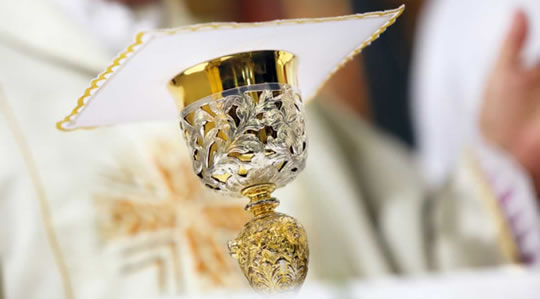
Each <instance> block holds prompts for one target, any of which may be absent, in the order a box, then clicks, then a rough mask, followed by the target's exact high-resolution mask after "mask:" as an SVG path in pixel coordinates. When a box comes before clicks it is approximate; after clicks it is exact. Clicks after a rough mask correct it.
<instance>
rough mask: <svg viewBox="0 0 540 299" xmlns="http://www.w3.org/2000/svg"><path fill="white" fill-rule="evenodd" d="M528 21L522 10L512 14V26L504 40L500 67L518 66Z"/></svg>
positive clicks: (525, 38)
mask: <svg viewBox="0 0 540 299" xmlns="http://www.w3.org/2000/svg"><path fill="white" fill-rule="evenodd" d="M527 32H528V21H527V15H526V14H525V12H524V11H523V10H521V9H520V10H518V11H516V13H515V14H514V17H513V20H512V25H511V26H510V30H509V31H508V33H507V35H506V38H505V40H504V43H503V46H502V50H501V54H500V56H499V63H500V64H502V65H506V66H509V65H513V66H515V65H519V63H520V53H521V50H522V49H523V46H524V45H525V41H526V40H527Z"/></svg>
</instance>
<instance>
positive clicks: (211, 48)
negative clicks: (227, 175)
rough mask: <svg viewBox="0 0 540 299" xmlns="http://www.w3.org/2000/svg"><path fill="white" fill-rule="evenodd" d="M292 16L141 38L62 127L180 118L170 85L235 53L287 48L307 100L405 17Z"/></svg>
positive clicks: (392, 12) (145, 34) (141, 35)
mask: <svg viewBox="0 0 540 299" xmlns="http://www.w3.org/2000/svg"><path fill="white" fill-rule="evenodd" d="M403 10H404V6H401V7H399V8H397V9H394V10H388V11H383V12H371V13H365V14H355V15H348V16H342V17H331V18H318V19H289V20H277V21H271V22H261V23H209V24H200V25H193V26H187V27H181V28H177V29H168V30H157V31H149V32H142V33H139V34H138V35H137V37H136V40H135V42H134V43H133V44H132V45H130V46H129V47H128V48H127V49H126V50H125V51H124V52H122V53H121V54H120V55H119V56H118V57H117V58H116V59H115V60H114V62H113V64H112V65H111V66H109V67H108V68H107V69H106V70H105V72H103V73H102V74H100V75H99V76H98V77H97V78H96V79H94V80H93V81H92V82H91V84H90V87H89V88H88V89H86V91H85V92H84V94H83V95H82V96H81V97H80V98H79V100H78V102H77V106H76V107H75V109H74V110H73V111H72V113H71V114H69V115H68V116H67V117H66V118H65V119H64V120H62V121H60V122H58V123H57V128H58V129H60V130H66V131H67V130H73V129H77V128H89V127H97V126H106V125H114V124H120V123H128V122H138V121H150V120H174V119H176V118H177V116H178V111H177V107H176V105H175V103H174V100H173V98H172V96H171V95H170V94H169V91H168V89H167V84H168V82H169V80H170V79H172V78H173V77H174V76H175V75H177V74H179V73H181V72H182V71H183V70H185V69H186V68H188V67H190V66H193V65H195V64H198V63H201V62H204V61H207V60H210V59H213V58H217V57H221V56H224V55H228V54H234V53H241V52H247V51H256V50H283V51H287V52H291V53H293V54H295V55H296V56H297V58H298V85H299V86H298V87H299V89H300V92H301V93H302V97H303V98H304V99H306V100H309V99H311V98H313V97H314V96H315V95H316V93H317V91H318V90H319V88H320V87H322V85H323V84H324V83H325V82H326V80H327V79H328V78H329V77H330V76H331V75H332V74H333V73H334V72H335V71H337V70H338V69H339V68H340V67H341V66H343V65H344V64H345V63H346V62H347V61H349V60H350V59H351V58H352V57H353V56H354V55H356V54H358V53H360V51H361V50H362V49H363V48H364V47H366V46H368V45H369V44H370V43H371V42H372V41H374V40H375V39H376V38H377V37H378V36H379V35H380V34H381V33H382V32H383V31H384V30H385V29H386V28H387V27H388V26H390V25H392V24H393V23H394V22H395V20H396V18H397V17H399V15H400V14H401V13H402V12H403Z"/></svg>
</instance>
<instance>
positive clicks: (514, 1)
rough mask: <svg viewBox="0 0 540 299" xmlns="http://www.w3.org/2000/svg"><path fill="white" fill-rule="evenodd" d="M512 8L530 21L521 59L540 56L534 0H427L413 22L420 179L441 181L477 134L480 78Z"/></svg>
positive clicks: (538, 10)
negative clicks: (522, 12) (416, 32)
mask: <svg viewBox="0 0 540 299" xmlns="http://www.w3.org/2000/svg"><path fill="white" fill-rule="evenodd" d="M517 8H523V9H524V10H525V12H526V13H527V15H528V16H529V21H530V29H531V30H530V32H529V41H528V44H527V46H526V49H525V53H524V58H525V60H526V61H527V62H528V63H533V62H535V61H538V59H540V2H538V0H478V1H468V0H432V1H427V5H426V9H425V10H424V14H423V17H422V19H421V20H420V22H419V26H418V28H419V29H418V38H417V40H416V49H415V54H414V63H413V81H412V97H411V98H412V99H413V101H414V102H413V112H414V116H415V118H414V119H415V122H416V132H417V138H418V146H419V153H418V156H419V159H420V162H421V165H422V170H423V173H424V176H425V178H426V179H427V180H428V182H429V183H430V184H431V185H440V184H441V183H442V182H443V181H444V180H445V179H446V178H447V177H448V174H449V173H450V172H451V171H452V168H453V167H454V165H457V163H456V162H457V160H458V158H459V156H460V155H461V153H462V151H463V148H464V147H465V146H466V145H470V143H471V142H472V141H473V140H474V138H475V136H476V135H477V119H478V116H477V115H478V109H479V107H480V102H481V99H482V93H483V90H484V83H485V81H486V79H487V76H488V74H489V72H490V71H491V68H492V66H493V64H494V62H495V59H496V58H497V55H498V53H499V49H500V45H501V42H502V40H503V38H504V37H505V36H506V34H507V31H508V29H509V26H510V20H511V17H512V16H513V13H514V12H515V10H516V9H517Z"/></svg>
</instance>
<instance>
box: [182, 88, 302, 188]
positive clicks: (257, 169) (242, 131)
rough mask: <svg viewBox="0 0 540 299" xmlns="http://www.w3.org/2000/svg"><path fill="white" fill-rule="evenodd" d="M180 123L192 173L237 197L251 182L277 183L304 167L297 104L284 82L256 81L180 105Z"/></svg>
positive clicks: (283, 182)
mask: <svg viewBox="0 0 540 299" xmlns="http://www.w3.org/2000/svg"><path fill="white" fill-rule="evenodd" d="M216 98H217V99H216ZM180 125H181V128H182V129H183V131H184V135H185V139H186V142H187V144H188V146H189V148H190V150H191V154H192V160H193V168H194V170H195V173H196V174H197V175H198V176H199V177H200V178H201V179H202V181H203V182H204V184H205V185H206V186H208V187H210V188H212V189H214V190H218V191H221V192H224V193H229V194H232V195H239V193H240V191H241V190H242V189H243V188H245V187H248V186H252V185H255V184H262V183H273V184H275V185H276V186H277V187H281V186H284V185H286V184H287V183H289V182H290V181H292V180H293V179H294V178H295V177H296V175H297V174H298V173H299V172H300V171H301V170H302V169H304V166H305V159H306V156H307V153H306V149H307V140H306V133H305V130H304V129H305V126H304V116H303V104H302V100H301V98H300V95H299V94H298V92H297V91H296V90H295V89H294V88H293V87H291V86H290V85H287V84H278V83H272V84H260V85H253V86H249V87H247V88H246V87H243V88H236V89H233V90H227V91H224V92H223V93H222V94H221V95H218V96H216V95H212V96H210V97H207V98H204V99H201V100H199V101H197V102H195V103H193V104H191V105H189V106H187V107H186V108H184V109H183V110H182V112H181V120H180Z"/></svg>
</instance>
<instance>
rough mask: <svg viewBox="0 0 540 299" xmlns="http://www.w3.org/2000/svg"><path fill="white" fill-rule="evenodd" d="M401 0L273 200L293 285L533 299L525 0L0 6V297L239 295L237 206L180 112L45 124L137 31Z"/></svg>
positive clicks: (531, 100) (348, 69)
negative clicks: (305, 256)
mask: <svg viewBox="0 0 540 299" xmlns="http://www.w3.org/2000/svg"><path fill="white" fill-rule="evenodd" d="M401 4H405V5H406V9H405V12H404V14H403V15H402V16H401V17H400V18H399V19H398V20H397V22H396V23H395V24H394V25H392V26H391V27H389V28H388V30H387V31H386V32H384V33H383V34H382V35H381V36H380V38H379V39H378V40H376V41H375V42H374V43H373V44H372V45H370V46H369V47H367V48H366V49H364V50H363V52H362V53H361V54H359V55H357V56H356V57H355V58H354V59H353V60H352V61H351V62H349V63H348V64H346V66H344V67H343V68H341V69H340V70H339V71H338V72H337V73H336V74H335V75H334V76H333V77H332V78H331V79H330V80H329V81H328V82H327V83H326V85H325V86H324V88H323V90H322V91H321V93H320V95H319V96H318V100H317V101H314V103H312V104H310V106H309V107H308V108H307V119H308V127H309V133H308V134H309V135H310V150H309V151H310V154H309V156H310V158H309V160H308V163H307V164H308V166H307V167H306V169H305V171H304V172H303V173H302V174H301V176H300V177H299V178H298V180H296V181H295V182H294V183H291V184H290V185H289V186H287V187H286V188H283V190H280V191H278V193H277V195H278V196H277V197H278V198H280V200H281V201H282V205H281V207H280V209H281V210H282V211H284V212H287V213H288V214H290V215H294V216H295V217H298V219H299V220H300V222H301V223H303V224H304V225H305V227H306V230H307V232H308V237H309V240H310V246H311V247H310V248H311V264H310V267H311V268H310V272H309V273H310V274H309V276H308V288H307V289H308V291H306V296H308V297H309V296H312V295H313V294H319V295H320V296H321V297H320V298H337V297H339V296H341V297H339V298H349V297H350V298H358V297H357V296H356V294H357V293H355V290H356V289H358V290H360V291H359V292H360V293H364V294H367V295H366V296H367V297H365V298H392V297H393V298H395V296H396V294H399V296H401V294H403V293H407V290H409V291H411V290H413V289H414V292H412V293H410V294H412V295H411V296H412V297H414V298H420V297H416V295H418V296H421V294H422V293H423V292H424V291H423V290H428V289H429V290H431V293H430V292H427V293H425V294H434V293H437V292H441V293H444V292H446V291H445V290H450V289H452V288H457V290H460V291H461V290H463V293H459V292H460V291H458V292H457V293H459V296H461V295H462V294H470V293H472V291H471V290H473V289H474V285H475V284H476V282H477V281H478V282H479V283H481V284H482V285H483V286H484V289H486V291H485V295H486V296H487V297H483V298H495V296H497V295H498V296H500V295H501V294H510V295H509V296H508V297H497V298H537V296H538V294H540V289H539V286H540V280H539V275H538V267H539V266H540V220H539V218H540V212H539V209H538V198H539V196H538V194H540V88H539V87H540V2H539V0H475V1H470V0H400V1H398V0H272V1H270V0H0V299H4V297H5V298H10V299H11V298H64V297H65V298H68V299H71V298H140V297H144V298H150V297H152V296H156V298H157V297H158V296H160V295H184V294H197V293H199V292H201V293H204V292H208V291H211V290H215V289H218V290H219V289H235V290H238V289H245V288H246V285H245V281H244V279H243V277H241V276H240V273H239V272H238V270H237V268H236V264H234V261H232V259H230V258H229V256H228V252H227V250H226V245H225V244H226V241H227V240H229V239H231V238H233V237H234V235H235V234H236V233H237V232H238V231H239V230H240V229H241V227H242V225H243V223H244V222H245V221H246V219H247V216H246V215H245V213H244V211H243V204H241V203H236V202H235V203H233V204H230V203H229V202H227V203H223V202H221V201H219V200H218V201H217V202H216V201H214V199H215V198H214V197H215V196H213V195H209V194H208V193H207V191H206V190H203V188H202V187H201V184H200V182H199V181H198V179H197V178H196V177H194V175H193V173H192V171H191V165H190V161H189V159H187V155H186V153H187V152H186V148H185V146H184V144H183V141H182V140H179V138H178V136H180V134H179V131H178V128H177V125H176V124H174V123H173V124H165V125H159V124H158V125H155V124H150V125H146V124H143V125H141V124H134V125H125V126H118V127H108V128H102V129H101V128H100V129H99V130H91V131H82V132H77V133H69V134H64V133H60V132H58V131H56V130H55V128H54V123H55V122H56V121H58V120H59V119H61V117H63V116H64V115H65V113H66V112H67V111H68V109H70V108H71V107H73V106H72V105H73V103H75V101H76V99H77V98H78V97H79V96H80V95H81V94H82V92H83V91H84V90H85V88H87V87H88V82H90V80H91V79H92V78H95V77H96V75H97V74H99V73H100V72H102V71H103V70H104V69H105V68H106V67H107V65H108V64H109V63H110V62H111V61H112V59H113V58H114V57H115V56H116V55H117V54H118V53H119V52H120V51H122V50H123V49H124V48H125V47H126V46H127V45H129V44H130V43H131V42H132V41H133V38H134V36H135V34H136V33H137V32H140V31H145V30H152V29H158V28H169V27H177V26H184V25H190V24H197V23H204V22H260V21H269V20H275V19H289V18H312V17H331V16H340V15H346V14H354V13H364V12H370V11H380V10H386V9H393V8H396V7H398V6H399V5H401ZM344 34H346V33H344ZM516 269H517V270H516ZM476 271H482V272H476ZM529 271H530V272H529ZM440 273H445V274H444V275H441V274H440ZM446 273H452V274H451V275H450V276H449V277H447V276H445V275H446ZM465 273H466V274H465ZM517 274H519V275H521V276H516V275H517ZM431 275H436V276H435V277H436V278H435V279H433V278H427V279H426V277H427V276H429V277H431ZM438 275H441V276H438ZM389 277H390V278H389ZM411 277H413V279H412V280H411ZM484 277H487V279H486V280H483V278H484ZM510 277H511V279H510ZM381 278H384V279H390V280H389V281H387V282H386V283H383V284H381V285H377V284H369V282H368V283H366V281H370V280H371V279H381ZM447 278H448V279H449V280H448V281H447ZM522 278H523V279H522ZM394 279H396V280H394ZM401 279H405V280H403V281H401ZM416 279H418V280H416ZM510 280H511V281H513V283H512V284H508V285H506V284H505V283H504V282H505V281H510ZM456 281H458V283H453V282H456ZM480 281H482V282H480ZM319 282H320V283H321V284H320V285H318V283H319ZM326 285H332V287H331V288H330V289H332V291H331V292H330V291H328V292H326V291H321V292H319V290H320V288H324V286H326ZM432 286H436V287H435V288H433V289H430V288H431V287H432ZM403 287H405V289H403ZM407 287H412V289H406V288H407ZM387 288H389V289H390V290H394V289H395V291H388V292H383V293H384V294H383V293H381V292H380V290H386V289H387ZM505 288H506V289H505ZM489 289H493V290H496V291H497V292H496V293H497V294H495V292H493V294H491V295H489V296H488V293H489V291H488V290H489ZM518 289H519V291H518ZM343 290H347V292H346V293H345V292H342V291H343ZM377 290H379V291H377ZM434 290H435V291H434ZM308 294H311V295H308ZM323 294H324V296H326V297H324V296H323ZM425 294H424V295H425ZM451 294H456V293H451ZM513 295H516V296H515V297H513ZM2 296H4V297H2ZM479 296H480V297H482V296H481V295H479ZM535 296H536V297H535ZM412 297H411V298H412ZM435 297H436V296H435ZM167 298H170V297H167ZM362 298H364V297H362ZM431 298H434V297H431ZM444 298H450V297H444Z"/></svg>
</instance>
